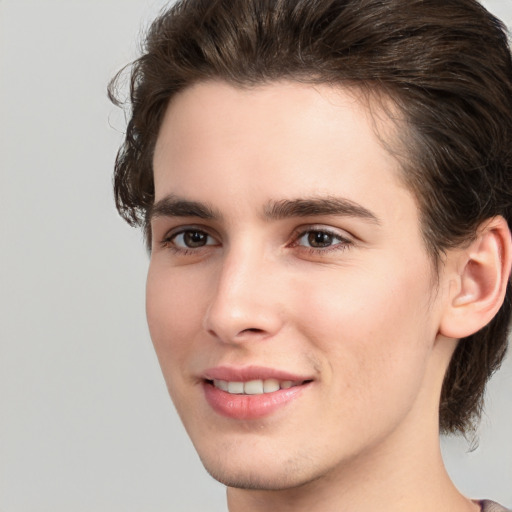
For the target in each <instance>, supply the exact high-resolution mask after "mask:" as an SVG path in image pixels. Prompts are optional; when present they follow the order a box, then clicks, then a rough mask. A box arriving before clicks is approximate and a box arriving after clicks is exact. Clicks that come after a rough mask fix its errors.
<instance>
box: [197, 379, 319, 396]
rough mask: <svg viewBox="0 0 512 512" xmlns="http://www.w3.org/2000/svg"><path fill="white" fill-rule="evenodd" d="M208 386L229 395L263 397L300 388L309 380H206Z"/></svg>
mask: <svg viewBox="0 0 512 512" xmlns="http://www.w3.org/2000/svg"><path fill="white" fill-rule="evenodd" d="M206 382H207V383H208V384H210V385H211V386H213V387H215V388H216V389H219V390H221V391H225V392H226V393H229V394H231V395H263V394H267V393H274V392H276V391H279V390H281V389H290V388H293V387H296V386H302V385H303V384H307V383H309V382H311V380H300V381H292V380H283V381H279V380H277V379H265V380H259V379H256V380H249V381H246V382H237V381H227V380H220V379H214V380H206Z"/></svg>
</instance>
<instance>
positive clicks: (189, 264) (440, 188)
mask: <svg viewBox="0 0 512 512" xmlns="http://www.w3.org/2000/svg"><path fill="white" fill-rule="evenodd" d="M131 100H132V117H131V119H130V122H129V125H128V131H127V136H126V141H125V143H124V145H123V147H122V148H121V150H120V152H119V155H118V159H117V163H116V174H115V192H116V200H117V205H118V208H119V210H120V212H121V214H122V215H123V216H124V217H125V218H126V220H128V221H129V222H130V223H132V224H139V225H142V226H143V227H144V229H145V230H146V233H147V239H148V244H149V246H150V250H151V262H150V268H149V275H148V284H147V315H148V322H149V327H150V332H151V337H152V339H153V342H154V345H155V349H156V352H157V354H158V358H159V361H160V364H161V367H162V370H163V374H164V377H165V379H166V382H167V386H168V389H169V392H170V395H171V397H172V399H173V401H174V403H175V405H176V408H177V410H178V412H179V414H180V416H181V419H182V421H183V423H184V425H185V427H186V429H187V431H188V433H189V435H190V437H191V439H192V441H193V443H194V445H195V447H196V449H197V451H198V453H199V456H200V457H201V459H202V461H203V463H204V465H205V467H206V469H207V470H208V471H209V472H210V474H211V475H212V476H213V477H214V478H216V479H218V480H219V481H221V482H223V483H225V484H226V485H227V487H228V506H229V509H230V511H231V512H240V511H268V510H272V511H287V510H290V511H291V510H293V511H302V510H304V511H308V512H312V511H341V510H343V511H351V512H366V511H368V512H369V511H374V510H379V511H380V512H387V511H396V510H404V511H405V510H407V511H416V512H421V511H432V510H436V511H437V512H454V511H456V512H464V511H467V512H469V511H475V512H476V511H478V510H485V511H497V510H504V509H503V508H502V507H500V506H499V505H496V504H493V503H491V502H488V501H487V502H486V501H482V502H477V501H471V500H470V499H469V498H466V497H464V496H462V495H461V494H460V493H459V492H458V491H457V489H456V488H455V487H454V485H453V484H452V482H451V481H450V479H449V477H448V475H447V473H446V471H445V469H444V465H443V462H442V459H441V455H440V449H439V439H438V437H439V430H440V429H441V430H442V431H451V432H455V431H461V432H465V431H467V430H468V429H471V428H472V427H473V426H474V424H475V422H476V420H477V418H478V415H479V412H480V409H481V403H482V394H483V391H484V388H485V383H486V381H487V379H488V378H489V376H490V374H491V373H492V372H493V371H494V370H495V369H496V368H497V367H498V366H499V364H500V362H501V360H502V358H503V356H504V353H505V349H506V345H507V330H508V325H509V319H510V306H511V304H510V298H511V285H510V269H511V262H512V242H511V234H510V225H511V222H512V150H511V144H510V141H511V140H512V121H511V120H512V63H511V58H510V52H509V49H508V47H507V40H506V36H505V34H504V30H503V27H502V25H501V24H500V23H499V21H498V20H496V19H495V18H493V17H492V16H491V15H490V14H489V13H487V12H486V11H485V10H484V9H483V8H482V7H481V6H480V5H479V4H478V3H477V2H475V1H473V0H451V1H450V2H447V1H446V0H189V1H187V0H185V1H183V2H180V3H178V4H176V5H175V6H173V7H171V8H170V10H169V11H168V12H166V13H164V14H163V15H162V16H161V17H160V18H159V19H157V20H156V21H155V22H154V24H153V25H152V28H151V30H150V32H149V34H148V36H147V39H146V46H145V53H144V54H143V56H142V57H141V58H140V59H139V60H138V61H137V62H136V63H135V64H134V66H133V68H132V81H131Z"/></svg>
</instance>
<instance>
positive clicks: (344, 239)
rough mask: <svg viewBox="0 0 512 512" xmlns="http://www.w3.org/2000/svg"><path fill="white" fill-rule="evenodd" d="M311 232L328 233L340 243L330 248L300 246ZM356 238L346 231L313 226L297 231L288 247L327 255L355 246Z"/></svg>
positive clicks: (324, 226) (330, 227)
mask: <svg viewBox="0 0 512 512" xmlns="http://www.w3.org/2000/svg"><path fill="white" fill-rule="evenodd" d="M311 232H320V233H327V234H328V235H330V236H332V237H335V238H337V239H338V240H339V242H338V243H335V244H333V245H331V246H328V247H307V246H302V245H299V241H300V239H301V238H302V237H303V236H305V235H307V234H308V233H311ZM354 238H355V237H354V236H353V235H351V234H350V233H348V232H347V231H346V230H344V229H339V228H334V227H332V226H326V225H323V224H311V225H306V226H300V227H298V228H297V229H295V231H294V233H293V235H292V241H291V243H290V244H289V245H288V246H289V247H298V248H302V249H304V250H307V251H311V252H318V253H326V252H329V251H332V250H342V249H346V248H347V246H349V245H353V243H354Z"/></svg>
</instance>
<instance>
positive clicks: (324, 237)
mask: <svg viewBox="0 0 512 512" xmlns="http://www.w3.org/2000/svg"><path fill="white" fill-rule="evenodd" d="M308 242H309V244H310V245H311V246H312V247H328V246H329V245H331V243H332V235H330V234H329V233H322V232H321V231H314V232H312V233H310V234H309V236H308Z"/></svg>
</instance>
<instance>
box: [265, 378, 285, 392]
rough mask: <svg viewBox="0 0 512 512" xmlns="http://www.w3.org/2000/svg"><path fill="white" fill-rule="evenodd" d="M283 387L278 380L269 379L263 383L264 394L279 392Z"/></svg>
mask: <svg viewBox="0 0 512 512" xmlns="http://www.w3.org/2000/svg"><path fill="white" fill-rule="evenodd" d="M279 389H281V386H280V385H279V381H278V380H277V379H267V380H265V381H263V393H272V392H273V391H279Z"/></svg>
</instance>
